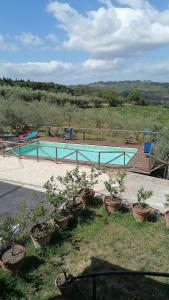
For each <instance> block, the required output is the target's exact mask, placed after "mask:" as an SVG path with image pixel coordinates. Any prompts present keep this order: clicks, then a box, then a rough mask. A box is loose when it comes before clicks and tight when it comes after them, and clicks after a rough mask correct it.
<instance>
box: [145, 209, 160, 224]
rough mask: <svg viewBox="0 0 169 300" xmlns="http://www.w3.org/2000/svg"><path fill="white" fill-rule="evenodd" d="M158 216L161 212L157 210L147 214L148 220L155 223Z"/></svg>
mask: <svg viewBox="0 0 169 300" xmlns="http://www.w3.org/2000/svg"><path fill="white" fill-rule="evenodd" d="M160 217H161V214H160V213H159V212H158V211H156V210H152V211H151V212H150V214H149V216H148V222H151V223H155V222H157V221H158V220H159V219H160Z"/></svg>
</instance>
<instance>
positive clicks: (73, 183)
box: [58, 166, 101, 205]
mask: <svg viewBox="0 0 169 300" xmlns="http://www.w3.org/2000/svg"><path fill="white" fill-rule="evenodd" d="M100 174H101V172H100V171H99V170H98V169H97V168H96V167H91V168H90V174H88V175H87V173H86V172H80V170H79V167H78V166H77V167H76V168H75V169H73V170H71V171H67V173H66V175H65V176H64V177H61V176H59V177H58V180H59V182H60V183H61V184H62V185H63V186H64V190H65V195H66V194H67V193H68V194H73V195H74V196H76V195H78V196H81V198H82V200H83V202H84V204H85V205H88V204H89V203H90V201H91V199H92V198H93V197H94V195H95V191H94V190H93V186H94V185H95V184H97V183H98V177H99V176H100Z"/></svg>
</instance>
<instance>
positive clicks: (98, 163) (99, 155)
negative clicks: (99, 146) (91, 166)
mask: <svg viewBox="0 0 169 300" xmlns="http://www.w3.org/2000/svg"><path fill="white" fill-rule="evenodd" d="M100 157H101V152H99V155H98V165H99V168H100Z"/></svg>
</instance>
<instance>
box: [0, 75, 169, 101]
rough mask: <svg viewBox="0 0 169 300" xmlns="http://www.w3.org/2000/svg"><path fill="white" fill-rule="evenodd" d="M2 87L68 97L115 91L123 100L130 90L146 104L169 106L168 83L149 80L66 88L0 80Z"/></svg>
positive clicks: (63, 86) (111, 82) (25, 81)
mask: <svg viewBox="0 0 169 300" xmlns="http://www.w3.org/2000/svg"><path fill="white" fill-rule="evenodd" d="M4 86H7V87H18V88H23V89H24V88H26V89H31V90H33V92H34V91H35V92H36V91H40V92H42V93H43V91H45V92H47V93H48V92H50V93H54V94H69V95H70V96H83V95H88V96H93V95H95V96H99V97H103V95H101V93H104V92H108V91H115V92H116V94H117V95H119V96H122V97H124V99H127V96H128V94H129V92H130V91H131V90H133V89H137V90H138V91H139V92H140V94H141V95H142V96H143V98H144V100H145V101H146V102H150V103H154V104H158V103H160V104H167V105H168V104H169V83H167V82H166V83H165V82H164V83H159V82H152V81H150V80H147V81H146V80H145V81H139V80H136V81H108V82H104V81H98V82H94V83H90V84H78V85H70V86H66V85H62V84H57V83H54V82H35V81H31V80H12V79H10V78H0V87H4ZM2 93H3V92H2ZM2 93H1V94H2ZM99 93H100V95H99ZM36 97H37V94H36Z"/></svg>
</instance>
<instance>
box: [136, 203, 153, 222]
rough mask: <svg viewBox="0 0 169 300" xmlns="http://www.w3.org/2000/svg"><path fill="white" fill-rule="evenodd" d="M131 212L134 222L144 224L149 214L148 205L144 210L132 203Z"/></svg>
mask: <svg viewBox="0 0 169 300" xmlns="http://www.w3.org/2000/svg"><path fill="white" fill-rule="evenodd" d="M132 212H133V216H134V219H135V220H136V221H138V222H144V221H146V220H147V218H148V216H149V213H150V212H151V208H150V207H149V206H148V205H147V206H146V207H145V208H142V207H140V206H139V204H138V203H134V204H133V205H132Z"/></svg>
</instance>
